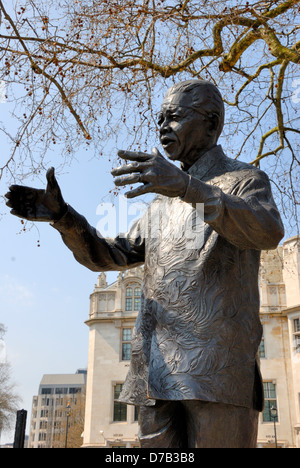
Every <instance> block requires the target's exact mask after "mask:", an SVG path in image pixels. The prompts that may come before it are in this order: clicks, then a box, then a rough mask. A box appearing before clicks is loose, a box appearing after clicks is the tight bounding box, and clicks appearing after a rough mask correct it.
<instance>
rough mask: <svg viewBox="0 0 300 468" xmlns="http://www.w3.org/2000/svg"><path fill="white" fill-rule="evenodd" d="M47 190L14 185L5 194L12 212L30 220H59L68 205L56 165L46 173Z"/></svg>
mask: <svg viewBox="0 0 300 468" xmlns="http://www.w3.org/2000/svg"><path fill="white" fill-rule="evenodd" d="M46 178H47V182H48V183H47V187H46V190H43V189H35V188H31V187H23V186H21V185H12V186H11V187H10V188H9V192H8V193H7V194H6V195H5V197H6V198H7V200H8V201H7V203H6V205H7V206H8V207H9V208H12V210H11V214H13V215H15V216H17V217H18V218H24V219H27V220H29V221H46V222H51V221H57V220H59V219H60V218H61V217H62V216H63V215H64V213H65V212H66V211H67V205H66V203H65V202H64V199H63V197H62V194H61V190H60V187H59V185H58V183H57V180H56V177H55V174H54V167H51V168H50V169H49V170H48V171H47V174H46Z"/></svg>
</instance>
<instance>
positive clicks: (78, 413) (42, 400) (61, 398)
mask: <svg viewBox="0 0 300 468" xmlns="http://www.w3.org/2000/svg"><path fill="white" fill-rule="evenodd" d="M86 374H87V371H86V369H79V370H77V372H76V373H75V374H46V375H44V376H43V378H42V380H41V383H40V386H39V391H38V395H37V396H34V397H33V402H32V412H31V423H30V434H29V440H28V448H62V447H66V446H68V435H69V437H70V436H71V426H74V423H75V421H76V422H78V421H79V419H80V417H81V418H82V421H83V420H84V407H85V387H86ZM78 425H80V423H79V422H78ZM81 432H82V430H81ZM80 435H81V434H80ZM69 444H70V440H69ZM79 445H81V439H80V444H79Z"/></svg>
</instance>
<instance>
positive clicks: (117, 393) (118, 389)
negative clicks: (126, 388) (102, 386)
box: [114, 384, 123, 400]
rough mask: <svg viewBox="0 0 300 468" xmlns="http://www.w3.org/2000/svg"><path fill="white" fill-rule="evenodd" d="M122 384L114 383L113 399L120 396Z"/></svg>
mask: <svg viewBox="0 0 300 468" xmlns="http://www.w3.org/2000/svg"><path fill="white" fill-rule="evenodd" d="M122 387H123V385H122V384H116V385H115V387H114V400H117V399H118V398H119V396H120V393H121V391H122Z"/></svg>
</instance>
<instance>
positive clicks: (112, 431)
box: [83, 268, 143, 448]
mask: <svg viewBox="0 0 300 468" xmlns="http://www.w3.org/2000/svg"><path fill="white" fill-rule="evenodd" d="M142 281H143V269H142V268H134V269H132V270H129V271H127V272H126V273H120V274H119V276H118V279H117V281H116V282H115V283H113V284H111V285H108V284H107V281H106V275H105V273H101V275H100V276H99V278H98V282H97V284H96V286H95V289H94V292H93V294H92V295H91V296H90V314H89V320H88V321H87V322H86V324H87V325H88V326H89V329H90V332H89V359H88V374H87V390H86V392H87V393H86V409H85V425H84V439H83V447H124V448H131V447H138V446H139V443H138V424H137V411H136V408H135V407H134V406H129V405H125V404H123V403H119V402H118V397H119V394H120V392H121V389H122V384H123V382H124V381H125V378H126V375H127V372H128V368H129V362H130V354H131V335H132V330H133V327H134V324H135V320H136V317H137V314H138V311H139V309H140V303H141V288H142Z"/></svg>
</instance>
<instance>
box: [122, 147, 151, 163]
mask: <svg viewBox="0 0 300 468" xmlns="http://www.w3.org/2000/svg"><path fill="white" fill-rule="evenodd" d="M118 156H119V157H120V158H122V159H128V160H129V161H138V162H143V161H149V159H151V158H153V155H152V154H147V153H142V152H140V151H124V150H119V151H118Z"/></svg>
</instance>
